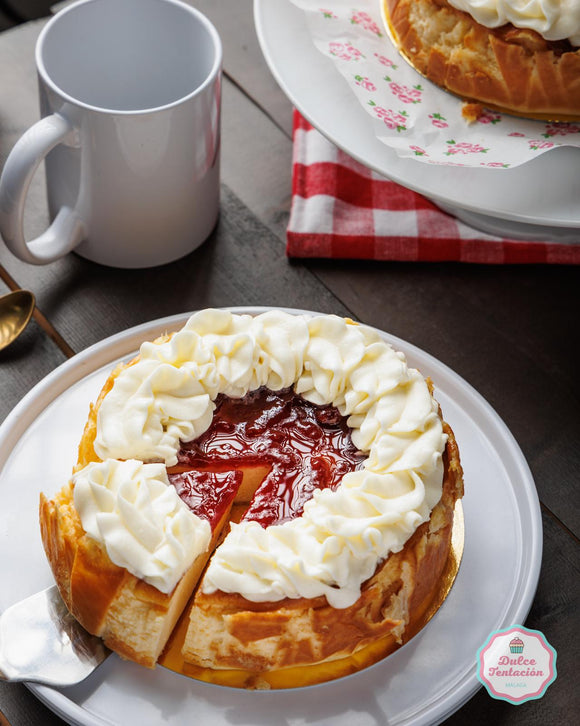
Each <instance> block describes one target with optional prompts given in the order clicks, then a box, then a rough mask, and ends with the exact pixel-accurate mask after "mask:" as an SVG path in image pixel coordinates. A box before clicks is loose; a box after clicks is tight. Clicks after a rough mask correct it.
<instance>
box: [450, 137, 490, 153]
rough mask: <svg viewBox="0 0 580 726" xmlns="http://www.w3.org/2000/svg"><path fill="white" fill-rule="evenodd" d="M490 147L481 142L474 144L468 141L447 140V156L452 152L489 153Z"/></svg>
mask: <svg viewBox="0 0 580 726" xmlns="http://www.w3.org/2000/svg"><path fill="white" fill-rule="evenodd" d="M488 151H489V149H486V148H484V147H483V146H481V144H472V143H469V142H468V141H459V142H457V141H453V140H450V141H448V142H447V151H446V152H445V154H446V156H451V155H452V154H487V152H488Z"/></svg>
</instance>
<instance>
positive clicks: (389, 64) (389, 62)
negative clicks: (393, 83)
mask: <svg viewBox="0 0 580 726" xmlns="http://www.w3.org/2000/svg"><path fill="white" fill-rule="evenodd" d="M375 58H376V59H377V60H378V62H379V63H380V64H381V65H383V66H387V68H392V69H393V70H394V71H396V70H397V67H398V66H396V65H395V64H394V63H393V61H392V60H391V59H390V58H387V56H386V55H379V53H375Z"/></svg>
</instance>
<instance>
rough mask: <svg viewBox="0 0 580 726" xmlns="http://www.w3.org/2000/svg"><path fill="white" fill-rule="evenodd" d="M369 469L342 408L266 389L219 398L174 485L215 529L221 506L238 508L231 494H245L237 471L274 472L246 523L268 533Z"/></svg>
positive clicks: (182, 454) (186, 447)
mask: <svg viewBox="0 0 580 726" xmlns="http://www.w3.org/2000/svg"><path fill="white" fill-rule="evenodd" d="M363 461H364V455H363V454H362V453H361V452H360V451H358V450H357V449H356V447H355V446H354V444H353V442H352V439H351V435H350V430H349V428H348V426H347V425H346V419H345V417H344V416H341V414H340V413H339V412H338V410H337V409H336V408H334V407H333V406H316V405H314V404H312V403H309V402H308V401H306V400H305V399H303V398H302V397H301V396H299V395H297V394H296V393H294V391H293V390H292V389H285V390H283V391H277V392H275V391H270V390H269V389H266V388H260V389H258V390H257V391H254V392H251V393H249V394H248V395H247V396H245V397H244V398H241V399H233V398H229V397H227V396H223V395H221V396H219V397H218V399H217V400H216V409H215V412H214V416H213V421H212V424H211V426H210V427H209V429H208V430H207V431H206V432H205V433H203V434H202V435H201V436H200V437H199V438H197V439H195V440H194V441H191V442H189V443H182V446H181V450H180V451H179V454H178V466H177V467H176V470H181V473H176V474H172V473H171V472H170V474H169V478H170V481H171V482H172V483H173V484H174V485H175V486H176V488H177V491H178V493H179V494H180V496H181V497H182V498H183V499H184V501H185V502H186V503H187V504H188V505H189V506H190V508H192V510H193V511H194V512H195V513H196V514H198V515H199V516H204V517H206V518H207V519H209V520H210V523H212V522H214V521H215V522H217V520H218V519H219V516H221V513H223V511H221V510H220V505H219V503H220V501H223V499H224V498H225V499H226V500H227V501H231V498H230V496H228V494H227V492H228V491H233V489H232V487H237V486H239V479H236V478H235V476H234V478H232V474H231V472H232V470H234V471H235V470H236V469H237V468H238V467H243V466H246V467H248V466H250V467H251V466H264V465H265V466H267V467H269V469H270V470H269V473H268V474H267V475H266V477H265V479H264V480H263V482H262V483H261V484H260V486H259V487H258V489H257V491H256V493H255V495H254V497H253V499H252V503H251V504H250V506H249V508H248V510H247V511H246V513H245V515H244V519H245V520H255V521H257V522H259V523H260V524H261V525H262V526H264V527H266V526H269V525H271V524H281V523H282V522H285V521H288V520H290V519H293V518H295V517H298V516H300V514H301V513H302V510H303V508H304V504H305V503H306V502H307V501H308V500H309V499H311V498H312V494H313V492H314V490H315V489H325V488H327V487H328V488H330V489H335V488H336V487H337V486H338V485H339V484H340V482H341V480H342V477H343V476H344V475H345V474H346V473H347V472H349V471H354V470H355V469H359V468H361V466H362V463H363ZM228 472H230V473H228ZM228 487H229V489H228ZM224 495H225V496H224ZM224 506H226V505H224ZM216 517H217V519H216Z"/></svg>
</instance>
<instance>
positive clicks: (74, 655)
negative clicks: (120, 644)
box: [0, 586, 110, 686]
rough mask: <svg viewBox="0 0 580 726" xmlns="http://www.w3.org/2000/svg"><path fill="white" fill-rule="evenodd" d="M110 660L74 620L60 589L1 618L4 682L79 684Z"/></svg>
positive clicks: (13, 608)
mask: <svg viewBox="0 0 580 726" xmlns="http://www.w3.org/2000/svg"><path fill="white" fill-rule="evenodd" d="M109 654H110V651H109V650H108V649H107V648H106V647H105V646H104V645H103V642H102V640H100V638H97V637H95V636H94V635H90V634H89V633H87V631H86V630H84V628H82V626H81V625H79V623H78V622H77V621H76V620H75V619H74V618H73V616H72V615H71V614H70V613H69V611H68V610H67V608H66V605H65V604H64V602H63V601H62V598H61V596H60V594H59V592H58V588H57V587H56V586H53V587H49V588H48V589H47V590H42V591H41V592H38V593H36V595H32V596H31V597H29V598H26V600H21V601H20V602H17V603H16V604H15V605H11V606H10V607H9V608H7V609H6V610H5V611H4V612H3V613H2V614H1V615H0V679H1V680H4V681H33V682H35V683H43V684H46V685H49V686H72V685H74V684H75V683H80V682H81V681H82V680H84V679H85V678H86V677H87V676H88V675H90V674H91V673H92V672H93V671H94V670H95V668H96V667H97V666H98V665H100V664H101V663H102V662H103V661H104V660H105V659H106V658H107V656H108V655H109Z"/></svg>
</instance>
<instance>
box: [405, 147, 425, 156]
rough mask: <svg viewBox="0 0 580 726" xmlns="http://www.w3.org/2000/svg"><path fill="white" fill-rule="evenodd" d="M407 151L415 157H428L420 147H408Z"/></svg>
mask: <svg viewBox="0 0 580 726" xmlns="http://www.w3.org/2000/svg"><path fill="white" fill-rule="evenodd" d="M409 149H410V150H411V151H412V152H413V153H414V154H415V156H429V154H428V153H427V152H426V151H425V149H422V148H421V147H420V146H409Z"/></svg>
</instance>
